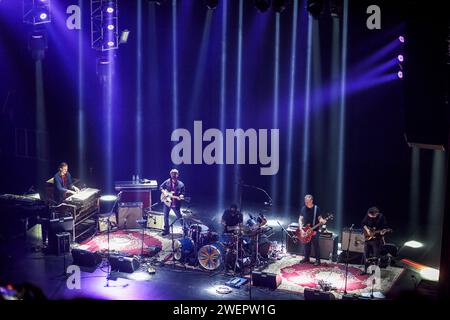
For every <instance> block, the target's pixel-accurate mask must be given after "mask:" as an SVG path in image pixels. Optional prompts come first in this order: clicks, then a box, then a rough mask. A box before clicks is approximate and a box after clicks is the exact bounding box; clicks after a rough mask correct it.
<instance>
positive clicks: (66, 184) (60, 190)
mask: <svg viewBox="0 0 450 320" xmlns="http://www.w3.org/2000/svg"><path fill="white" fill-rule="evenodd" d="M53 181H54V199H55V201H56V203H57V204H60V203H61V202H63V201H64V199H65V198H67V197H69V196H71V195H73V194H76V193H78V192H80V189H78V188H77V187H76V186H75V185H74V184H73V180H72V176H71V175H70V172H69V165H68V164H67V163H66V162H61V164H60V165H59V167H58V172H57V173H56V174H55V175H54V177H53Z"/></svg>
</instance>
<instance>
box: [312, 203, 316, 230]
mask: <svg viewBox="0 0 450 320" xmlns="http://www.w3.org/2000/svg"><path fill="white" fill-rule="evenodd" d="M316 213H317V206H316V205H314V218H313V223H312V225H315V224H316Z"/></svg>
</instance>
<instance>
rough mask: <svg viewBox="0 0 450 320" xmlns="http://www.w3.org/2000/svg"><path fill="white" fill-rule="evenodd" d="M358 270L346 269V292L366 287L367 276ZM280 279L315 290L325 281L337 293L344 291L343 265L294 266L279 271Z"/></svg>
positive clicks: (350, 267)
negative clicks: (320, 282)
mask: <svg viewBox="0 0 450 320" xmlns="http://www.w3.org/2000/svg"><path fill="white" fill-rule="evenodd" d="M360 272H361V270H360V269H358V268H355V267H353V266H349V268H348V278H347V291H354V290H361V289H365V288H366V287H367V283H366V281H367V279H368V278H369V276H368V275H364V276H362V275H360V274H359V273H360ZM280 273H281V277H282V278H283V279H285V280H286V281H288V282H290V283H292V284H295V285H297V286H301V287H305V288H312V289H315V288H317V287H318V286H319V281H325V282H327V283H329V284H330V285H331V287H332V288H335V290H337V291H344V287H345V265H344V264H337V263H322V264H321V265H320V266H314V265H312V264H294V265H292V266H288V267H284V268H282V269H281V270H280Z"/></svg>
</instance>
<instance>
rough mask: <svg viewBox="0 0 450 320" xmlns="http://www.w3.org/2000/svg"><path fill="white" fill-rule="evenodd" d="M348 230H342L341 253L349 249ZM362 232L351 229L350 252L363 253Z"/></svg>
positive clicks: (363, 238) (363, 240) (363, 239)
mask: <svg viewBox="0 0 450 320" xmlns="http://www.w3.org/2000/svg"><path fill="white" fill-rule="evenodd" d="M349 236H350V230H349V229H348V228H344V229H342V247H341V250H342V251H347V248H349V241H348V240H349ZM364 242H365V237H364V232H363V230H362V229H353V230H352V232H351V236H350V249H349V251H350V252H357V253H364Z"/></svg>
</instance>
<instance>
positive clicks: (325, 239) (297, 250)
mask: <svg viewBox="0 0 450 320" xmlns="http://www.w3.org/2000/svg"><path fill="white" fill-rule="evenodd" d="M288 233H289V234H290V235H291V236H292V237H295V231H294V230H291V229H288ZM286 237H287V239H286V244H287V246H286V248H287V252H289V253H293V254H298V255H302V256H303V255H304V254H305V246H304V245H303V244H302V243H301V242H300V241H297V242H294V241H293V240H292V239H291V238H290V237H288V236H286ZM338 238H339V237H337V236H334V235H326V236H325V235H321V236H320V237H319V247H320V259H325V260H329V259H330V258H331V260H332V261H336V259H337V248H338V240H339V239H338ZM315 255H316V253H315V249H314V246H312V247H311V257H312V258H314V257H315Z"/></svg>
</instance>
